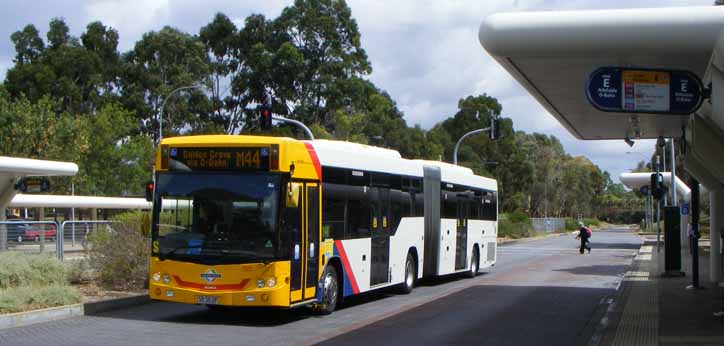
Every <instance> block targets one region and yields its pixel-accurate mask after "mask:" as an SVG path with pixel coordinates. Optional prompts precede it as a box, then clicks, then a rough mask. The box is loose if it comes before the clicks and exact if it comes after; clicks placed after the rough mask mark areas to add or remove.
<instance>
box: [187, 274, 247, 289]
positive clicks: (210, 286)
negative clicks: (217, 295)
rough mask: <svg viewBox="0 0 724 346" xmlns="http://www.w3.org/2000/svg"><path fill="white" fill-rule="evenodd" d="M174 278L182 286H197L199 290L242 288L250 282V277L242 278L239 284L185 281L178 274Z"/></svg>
mask: <svg viewBox="0 0 724 346" xmlns="http://www.w3.org/2000/svg"><path fill="white" fill-rule="evenodd" d="M173 278H174V280H176V282H178V285H179V286H181V287H188V288H195V289H198V290H210V291H218V290H240V289H242V288H244V286H246V284H247V283H249V279H244V280H241V282H240V283H238V284H224V285H214V284H197V283H195V282H188V281H183V280H181V278H180V277H179V276H178V275H174V276H173Z"/></svg>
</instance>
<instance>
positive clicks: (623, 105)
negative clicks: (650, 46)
mask: <svg viewBox="0 0 724 346" xmlns="http://www.w3.org/2000/svg"><path fill="white" fill-rule="evenodd" d="M586 98H587V99H588V102H590V103H591V105H593V107H595V108H596V109H598V110H600V111H603V112H617V113H654V114H674V115H688V114H691V113H694V112H695V111H696V110H697V109H699V106H701V102H702V101H703V99H704V87H703V85H702V83H701V80H700V79H699V77H697V76H696V75H695V74H693V73H691V72H689V71H682V70H651V69H644V68H622V67H601V68H599V69H597V70H595V71H593V73H591V75H590V76H589V77H588V80H587V81H586Z"/></svg>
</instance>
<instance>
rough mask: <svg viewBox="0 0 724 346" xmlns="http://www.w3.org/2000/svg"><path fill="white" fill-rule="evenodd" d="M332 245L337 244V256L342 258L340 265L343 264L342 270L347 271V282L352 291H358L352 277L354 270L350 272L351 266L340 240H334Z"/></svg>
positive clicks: (355, 281)
mask: <svg viewBox="0 0 724 346" xmlns="http://www.w3.org/2000/svg"><path fill="white" fill-rule="evenodd" d="M334 245H335V246H337V252H339V258H340V259H341V260H342V265H343V266H344V271H345V272H347V276H348V278H349V284H350V285H351V286H352V292H354V293H355V294H357V293H359V286H357V280H355V278H354V272H352V267H351V266H350V265H349V259H348V258H347V253H346V252H345V251H344V246H342V241H341V240H335V241H334Z"/></svg>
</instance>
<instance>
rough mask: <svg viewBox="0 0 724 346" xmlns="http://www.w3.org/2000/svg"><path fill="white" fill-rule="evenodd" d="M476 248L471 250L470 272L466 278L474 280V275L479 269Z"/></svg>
mask: <svg viewBox="0 0 724 346" xmlns="http://www.w3.org/2000/svg"><path fill="white" fill-rule="evenodd" d="M478 258H479V256H478V248H474V249H473V257H472V258H471V259H470V271H469V272H468V277H470V278H474V277H475V275H478V267H479V264H480V263H479V260H478Z"/></svg>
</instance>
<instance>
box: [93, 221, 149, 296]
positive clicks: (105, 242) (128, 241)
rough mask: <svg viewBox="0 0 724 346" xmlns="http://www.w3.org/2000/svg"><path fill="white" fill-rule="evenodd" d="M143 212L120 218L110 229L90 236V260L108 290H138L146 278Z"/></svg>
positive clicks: (103, 229)
mask: <svg viewBox="0 0 724 346" xmlns="http://www.w3.org/2000/svg"><path fill="white" fill-rule="evenodd" d="M144 214H145V213H144V212H129V213H123V214H119V215H118V216H116V217H115V218H114V220H113V221H114V223H113V225H112V226H111V227H110V228H111V229H110V230H108V229H105V228H104V227H100V228H99V229H98V230H97V231H95V232H93V233H91V235H90V236H89V239H90V244H91V245H90V250H89V258H90V264H91V268H92V269H93V270H94V271H95V272H96V273H97V274H98V279H99V280H100V283H101V284H102V285H103V286H104V287H106V288H109V289H116V290H140V289H143V288H144V287H145V282H146V278H147V277H148V259H149V251H150V245H149V239H148V237H147V236H145V235H144V232H145V230H144V226H143V225H144V223H145V222H146V221H147V217H146V216H145V215H144Z"/></svg>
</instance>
